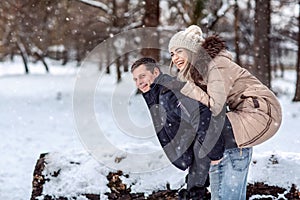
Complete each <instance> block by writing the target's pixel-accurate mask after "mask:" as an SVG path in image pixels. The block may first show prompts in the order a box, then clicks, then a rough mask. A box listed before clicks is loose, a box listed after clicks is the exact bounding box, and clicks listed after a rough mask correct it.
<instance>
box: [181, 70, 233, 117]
mask: <svg viewBox="0 0 300 200" xmlns="http://www.w3.org/2000/svg"><path fill="white" fill-rule="evenodd" d="M208 74H209V76H208V79H207V93H206V92H205V91H203V90H202V89H201V88H200V87H198V86H197V85H196V84H195V83H194V82H192V81H188V82H187V83H186V84H185V85H184V87H183V88H182V89H181V90H180V92H181V93H182V94H184V95H186V96H188V97H190V98H192V99H195V100H197V101H200V102H201V103H203V104H204V105H206V106H207V107H209V108H210V110H211V111H212V113H213V115H218V114H219V113H220V112H221V111H222V109H223V106H224V105H225V103H226V99H227V94H226V91H228V90H226V88H225V83H224V80H223V77H222V75H221V73H220V70H218V68H217V67H213V68H211V69H210V72H209V73H208Z"/></svg>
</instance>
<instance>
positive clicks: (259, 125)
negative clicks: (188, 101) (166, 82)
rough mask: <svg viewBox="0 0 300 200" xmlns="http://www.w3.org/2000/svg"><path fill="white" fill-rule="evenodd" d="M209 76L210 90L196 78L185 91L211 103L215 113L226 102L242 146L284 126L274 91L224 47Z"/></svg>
mask: <svg viewBox="0 0 300 200" xmlns="http://www.w3.org/2000/svg"><path fill="white" fill-rule="evenodd" d="M208 70H209V73H208V77H206V82H207V93H206V92H204V91H203V90H202V89H201V88H200V87H197V86H196V85H195V84H194V83H193V82H192V80H190V81H188V82H187V84H185V86H184V87H183V88H182V90H181V92H182V93H183V94H184V95H186V96H189V97H191V98H193V99H196V100H198V101H200V102H202V103H203V104H205V105H207V106H208V107H209V108H210V109H211V111H212V112H213V114H214V115H217V114H218V113H220V112H221V110H222V108H223V106H224V104H225V103H226V104H227V106H229V108H230V112H228V113H226V114H227V116H228V118H229V120H230V122H231V124H232V127H233V133H234V137H235V140H236V143H237V144H238V146H239V147H251V146H254V145H257V144H260V143H262V142H264V141H265V140H267V139H269V138H270V137H272V136H273V135H274V134H275V133H276V132H277V130H278V129H279V127H280V124H281V120H282V113H281V107H280V104H279V102H278V100H277V98H276V96H275V95H274V94H273V92H272V91H271V90H270V89H269V88H267V87H266V86H265V85H263V84H262V83H261V82H260V81H259V80H258V79H257V78H256V77H254V76H253V75H252V74H250V72H248V71H247V70H246V69H244V68H242V67H240V66H239V65H237V64H236V63H234V62H233V61H232V56H231V54H230V53H229V52H228V51H226V50H222V51H221V52H220V53H219V54H218V55H217V56H216V57H215V58H214V59H213V60H212V61H211V62H210V63H209V67H208Z"/></svg>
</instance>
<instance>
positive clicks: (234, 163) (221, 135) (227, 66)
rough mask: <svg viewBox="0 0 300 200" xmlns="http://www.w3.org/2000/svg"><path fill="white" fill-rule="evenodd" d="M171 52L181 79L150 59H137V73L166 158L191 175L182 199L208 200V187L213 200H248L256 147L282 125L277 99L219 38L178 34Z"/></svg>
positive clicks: (193, 29)
mask: <svg viewBox="0 0 300 200" xmlns="http://www.w3.org/2000/svg"><path fill="white" fill-rule="evenodd" d="M169 52H170V53H171V57H172V65H173V64H175V66H176V67H177V69H178V70H179V72H178V75H177V77H176V78H174V77H171V76H169V75H166V74H162V73H161V71H160V69H159V66H158V64H157V63H156V62H155V60H153V59H151V58H142V59H139V60H137V61H136V62H135V63H134V64H133V65H132V68H131V72H132V74H133V79H134V81H135V82H136V86H137V87H138V89H140V90H141V91H142V92H143V97H144V99H145V101H146V103H147V105H148V107H149V110H150V113H151V116H152V121H153V124H154V127H155V131H156V133H157V137H158V139H159V141H160V143H161V145H162V147H163V149H164V151H165V153H166V155H167V156H168V158H169V159H170V161H171V162H172V163H173V164H174V165H175V166H176V167H178V168H179V169H182V170H185V169H187V168H188V170H189V172H188V175H187V177H186V182H187V190H185V191H184V190H183V191H181V192H180V193H179V198H180V199H202V197H203V195H204V192H205V188H206V187H207V186H208V185H209V184H210V188H211V198H212V199H234V200H235V199H246V186H247V174H248V170H249V164H250V161H251V156H252V146H254V145H256V144H259V143H261V142H263V141H264V140H266V139H268V138H270V137H271V136H272V135H274V134H275V132H276V131H277V130H278V128H279V126H280V123H281V109H280V105H279V103H278V101H277V99H276V97H275V95H274V94H273V93H272V92H271V91H270V90H269V89H268V88H267V87H265V86H264V85H263V84H262V83H261V82H260V81H258V80H257V79H256V78H255V77H254V76H252V75H251V74H250V73H249V72H248V71H247V70H245V69H243V68H241V67H240V66H238V65H237V64H235V63H234V62H232V61H231V56H230V54H229V53H228V52H227V51H226V48H225V43H224V42H223V41H222V40H221V39H220V38H219V37H216V36H211V37H208V38H206V39H204V38H203V37H202V31H201V29H200V27H198V26H195V25H192V26H190V27H189V28H187V29H186V30H185V31H180V32H178V33H176V34H175V35H174V36H173V37H172V38H171V40H170V42H169ZM225 107H227V108H228V109H227V111H225ZM225 112H226V113H225ZM208 175H209V176H208Z"/></svg>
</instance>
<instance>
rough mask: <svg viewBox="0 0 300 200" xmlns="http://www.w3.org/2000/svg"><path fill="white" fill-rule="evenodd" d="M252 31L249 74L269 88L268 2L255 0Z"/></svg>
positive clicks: (269, 23) (269, 20) (269, 11)
mask: <svg viewBox="0 0 300 200" xmlns="http://www.w3.org/2000/svg"><path fill="white" fill-rule="evenodd" d="M255 2H256V5H255V20H254V24H255V31H254V66H253V67H252V68H251V70H250V71H251V73H252V74H253V75H255V76H256V77H257V78H258V79H259V80H260V81H261V82H262V83H264V84H265V85H266V86H267V87H269V88H270V87H271V64H270V38H269V35H270V27H271V15H270V13H271V10H270V1H265V0H256V1H255Z"/></svg>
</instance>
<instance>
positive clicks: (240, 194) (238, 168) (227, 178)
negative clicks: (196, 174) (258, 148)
mask: <svg viewBox="0 0 300 200" xmlns="http://www.w3.org/2000/svg"><path fill="white" fill-rule="evenodd" d="M251 158H252V148H242V149H240V148H232V149H227V150H225V152H224V157H223V159H222V160H221V162H220V163H218V164H217V165H211V166H210V170H209V175H210V187H211V199H212V200H222V199H226V200H244V199H246V190H247V176H248V171H249V165H250V162H251Z"/></svg>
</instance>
